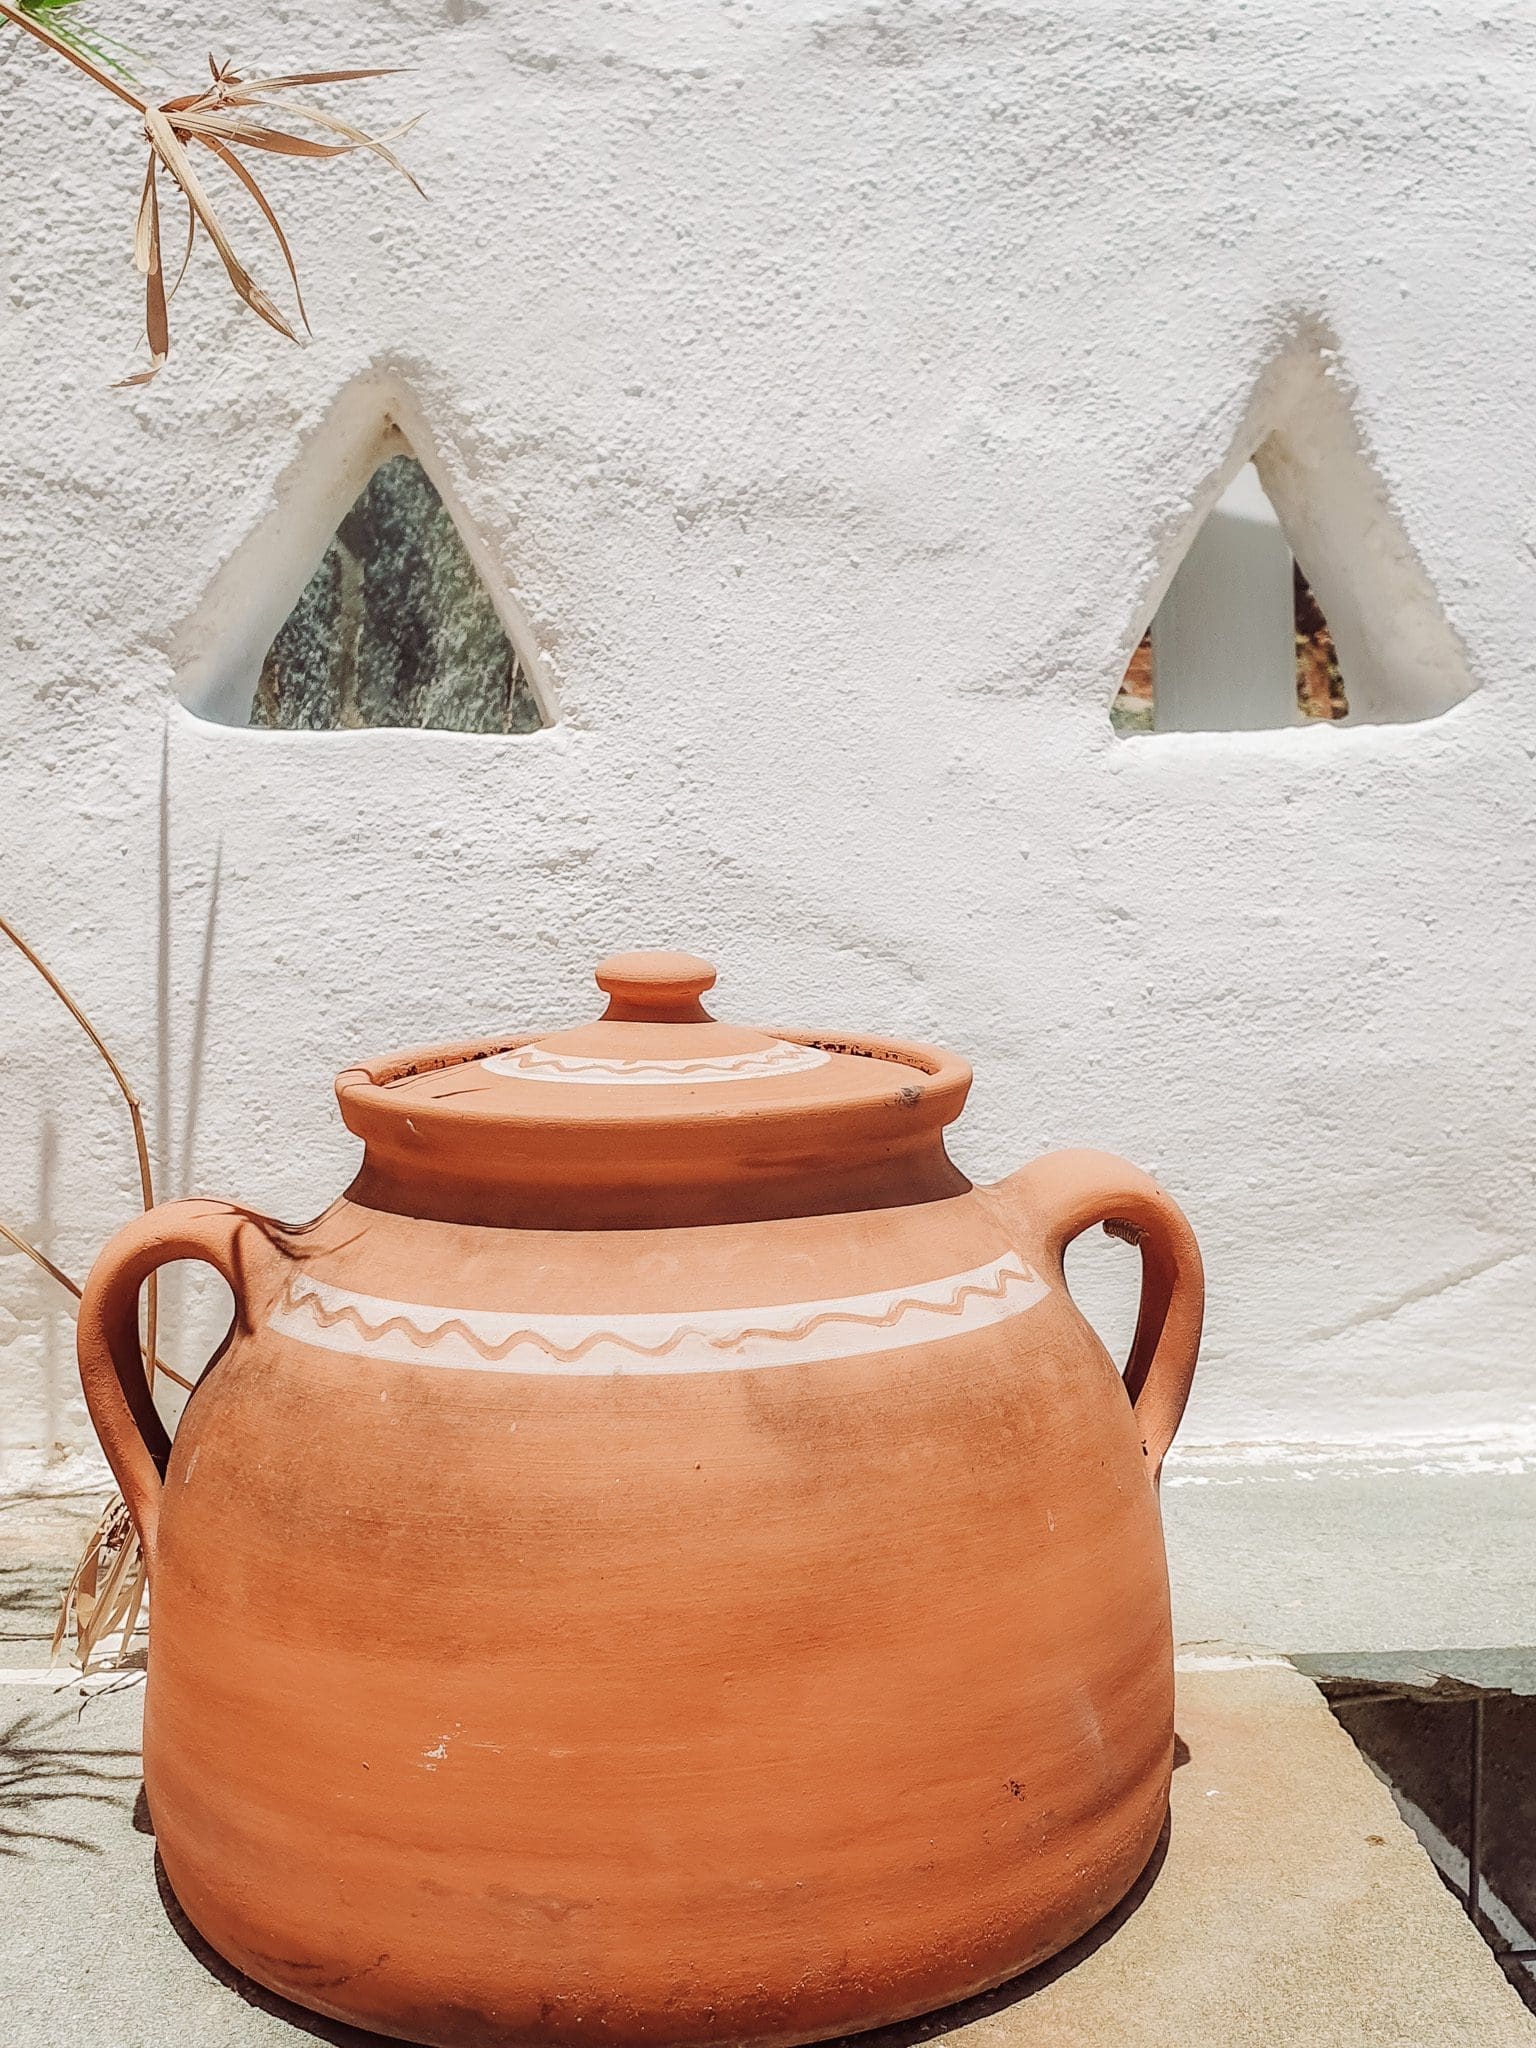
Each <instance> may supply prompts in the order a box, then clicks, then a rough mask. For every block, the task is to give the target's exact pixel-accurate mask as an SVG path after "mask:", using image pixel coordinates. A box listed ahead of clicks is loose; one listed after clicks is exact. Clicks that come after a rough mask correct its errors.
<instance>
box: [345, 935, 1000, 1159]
mask: <svg viewBox="0 0 1536 2048" xmlns="http://www.w3.org/2000/svg"><path fill="white" fill-rule="evenodd" d="M596 978H597V983H598V986H599V988H601V989H602V990H603V992H604V993H605V994H606V996H607V998H608V1005H607V1008H606V1009H605V1010H604V1012H603V1014H602V1015H601V1017H599V1018H597V1019H596V1020H594V1021H593V1022H591V1023H589V1024H582V1025H578V1026H577V1027H576V1028H575V1029H572V1030H563V1031H550V1032H540V1033H529V1034H523V1035H520V1036H517V1037H507V1038H502V1039H498V1040H491V1041H489V1042H486V1043H475V1044H467V1045H453V1046H442V1047H438V1048H435V1049H431V1050H428V1051H424V1052H416V1053H409V1054H402V1055H397V1056H395V1057H394V1058H392V1059H385V1060H379V1061H370V1062H368V1063H367V1064H366V1065H362V1066H357V1067H352V1068H349V1069H348V1070H347V1071H346V1072H345V1073H344V1074H342V1075H341V1076H340V1077H339V1078H338V1080H337V1083H336V1092H337V1096H338V1098H339V1100H340V1103H341V1111H342V1116H343V1119H344V1120H345V1122H346V1124H347V1126H348V1128H349V1129H350V1130H352V1131H353V1132H355V1133H356V1134H357V1136H359V1137H360V1138H362V1139H364V1141H365V1142H366V1144H367V1145H368V1148H369V1157H370V1160H371V1161H373V1162H374V1164H375V1165H377V1166H380V1167H382V1166H383V1164H384V1162H385V1161H386V1159H387V1160H388V1161H389V1162H390V1165H391V1171H392V1173H393V1174H394V1175H395V1176H397V1177H398V1176H402V1175H403V1176H407V1177H409V1176H412V1175H416V1174H425V1175H427V1176H436V1177H443V1176H447V1175H457V1176H459V1177H461V1178H464V1177H468V1178H472V1179H477V1180H484V1179H487V1178H490V1179H496V1180H507V1179H509V1178H511V1177H515V1178H516V1179H517V1180H518V1181H519V1182H520V1183H526V1184H530V1185H531V1184H533V1183H534V1182H536V1181H538V1180H540V1179H548V1178H560V1179H564V1180H568V1181H569V1180H580V1181H583V1182H587V1183H592V1182H594V1181H595V1180H603V1181H612V1182H614V1183H615V1184H617V1183H618V1182H620V1181H623V1182H625V1183H627V1184H630V1185H640V1184H643V1183H644V1182H646V1181H648V1180H654V1179H660V1178H666V1177H668V1176H669V1175H670V1176H672V1177H674V1178H675V1177H677V1176H678V1175H681V1174H689V1173H698V1172H700V1171H703V1170H705V1169H706V1167H708V1168H709V1169H710V1170H714V1171H718V1170H722V1169H724V1168H726V1167H727V1165H728V1162H729V1159H730V1157H731V1156H732V1155H734V1156H735V1157H736V1158H737V1159H738V1161H739V1162H740V1165H741V1169H742V1170H743V1171H755V1172H761V1171H763V1170H765V1169H766V1168H768V1167H769V1166H771V1165H772V1164H773V1163H774V1162H775V1161H777V1162H779V1163H782V1162H783V1160H784V1159H785V1158H786V1157H788V1156H789V1154H790V1153H794V1154H796V1155H798V1156H800V1157H803V1158H804V1160H805V1164H806V1169H807V1171H810V1170H813V1166H814V1160H815V1158H816V1157H817V1156H818V1155H822V1156H831V1155H833V1154H835V1153H836V1152H837V1151H838V1149H839V1148H841V1149H842V1151H843V1152H844V1153H845V1154H846V1153H847V1152H848V1151H849V1148H853V1149H855V1150H858V1149H863V1150H866V1151H867V1150H868V1149H869V1146H870V1144H871V1142H872V1141H878V1143H879V1146H880V1149H883V1150H902V1151H905V1150H906V1149H908V1148H909V1147H910V1146H911V1145H912V1144H913V1143H914V1142H916V1141H918V1140H919V1138H920V1137H921V1136H924V1135H926V1136H927V1138H928V1139H929V1140H930V1141H931V1140H933V1139H936V1138H937V1135H938V1133H939V1132H940V1131H941V1130H942V1128H943V1126H944V1125H946V1124H948V1123H950V1122H952V1121H953V1119H954V1118H955V1117H956V1116H957V1115H958V1114H959V1112H960V1109H961V1106H962V1104H963V1103H964V1100H965V1096H966V1093H967V1090H968V1089H969V1086H970V1079H971V1071H970V1068H969V1066H968V1065H967V1064H966V1062H965V1061H964V1060H962V1059H959V1058H957V1057H956V1056H955V1055H954V1054H952V1053H947V1052H941V1051H939V1050H937V1049H936V1048H934V1047H930V1046H925V1045H914V1044H906V1043H901V1042H896V1041H891V1040H884V1039H876V1038H867V1037H857V1038H856V1037H848V1036H844V1035H842V1034H838V1035H837V1036H835V1037H833V1036H828V1035H825V1034H813V1033H809V1032H803V1031H762V1030H755V1029H751V1028H749V1027H746V1026H742V1025H734V1024H722V1023H719V1022H717V1021H716V1020H715V1019H714V1018H713V1017H712V1016H711V1015H710V1014H709V1012H708V1011H707V1010H706V1009H705V1007H704V1004H703V1001H702V998H703V996H704V995H705V994H706V993H707V992H708V990H709V989H711V988H712V987H713V986H714V983H715V970H714V968H713V966H711V964H710V963H709V962H708V961H707V960H701V959H697V958H695V957H694V956H693V955H691V954H687V953H618V954H614V955H613V956H612V957H611V958H609V959H607V960H604V961H603V962H602V963H601V964H600V965H599V966H598V968H597V970H596Z"/></svg>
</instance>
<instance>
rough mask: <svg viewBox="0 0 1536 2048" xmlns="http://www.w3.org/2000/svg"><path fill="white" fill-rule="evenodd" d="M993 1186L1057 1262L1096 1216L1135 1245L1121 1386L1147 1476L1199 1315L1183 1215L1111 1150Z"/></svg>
mask: <svg viewBox="0 0 1536 2048" xmlns="http://www.w3.org/2000/svg"><path fill="white" fill-rule="evenodd" d="M999 1193H1001V1194H1003V1195H1004V1197H1005V1198H1006V1199H1007V1200H1008V1201H1009V1203H1010V1205H1013V1204H1017V1206H1018V1208H1019V1209H1020V1210H1022V1211H1023V1212H1024V1214H1025V1215H1026V1216H1028V1217H1029V1218H1030V1219H1031V1220H1032V1222H1033V1223H1034V1224H1035V1226H1036V1228H1038V1229H1039V1230H1040V1231H1041V1232H1042V1233H1043V1235H1044V1238H1045V1243H1046V1246H1047V1248H1048V1250H1049V1251H1050V1253H1051V1255H1052V1257H1053V1258H1054V1259H1055V1260H1056V1262H1057V1264H1058V1265H1059V1264H1060V1262H1061V1257H1062V1254H1063V1253H1064V1252H1065V1250H1066V1248H1067V1246H1068V1245H1069V1244H1070V1243H1071V1242H1072V1240H1073V1238H1075V1237H1080V1236H1081V1235H1082V1233H1083V1232H1084V1231H1085V1230H1087V1229H1089V1228H1090V1227H1091V1226H1092V1225H1093V1224H1095V1223H1102V1224H1103V1226H1104V1228H1105V1230H1106V1231H1108V1233H1109V1234H1110V1236H1111V1237H1123V1238H1124V1239H1126V1241H1127V1242H1128V1243H1130V1244H1134V1245H1137V1246H1139V1247H1140V1250H1141V1308H1140V1311H1139V1313H1138V1315H1137V1318H1136V1335H1135V1337H1134V1339H1133V1340H1132V1343H1131V1355H1130V1358H1129V1360H1128V1361H1127V1363H1126V1368H1125V1390H1126V1392H1127V1393H1128V1394H1129V1395H1130V1397H1131V1407H1132V1410H1133V1412H1134V1414H1135V1417H1136V1421H1137V1424H1138V1425H1139V1427H1140V1429H1141V1435H1142V1443H1143V1445H1144V1447H1145V1450H1146V1454H1147V1464H1148V1469H1149V1471H1150V1473H1151V1476H1152V1478H1153V1480H1154V1481H1155V1480H1156V1478H1157V1475H1158V1473H1159V1471H1160V1470H1161V1469H1162V1463H1163V1459H1164V1458H1165V1457H1166V1456H1167V1454H1168V1449H1169V1446H1170V1445H1171V1444H1172V1442H1173V1439H1174V1436H1175V1435H1176V1433H1177V1431H1178V1427H1179V1423H1180V1420H1181V1419H1182V1417H1183V1414H1184V1404H1185V1402H1186V1401H1187V1400H1188V1399H1189V1388H1190V1382H1191V1381H1192V1380H1193V1378H1194V1376H1195V1361H1196V1359H1197V1358H1198V1357H1199V1354H1200V1328H1201V1324H1202V1322H1203V1320H1204V1316H1205V1268H1204V1266H1203V1264H1202V1261H1201V1258H1200V1247H1199V1245H1198V1244H1197V1243H1196V1242H1195V1233H1194V1232H1193V1231H1192V1230H1191V1229H1190V1227H1189V1221H1188V1219H1187V1217H1186V1216H1185V1214H1184V1212H1183V1210H1182V1209H1180V1207H1179V1205H1178V1204H1177V1202H1175V1201H1174V1200H1173V1198H1172V1196H1170V1195H1167V1194H1165V1193H1164V1192H1163V1190H1162V1189H1161V1188H1160V1187H1159V1186H1158V1184H1157V1182H1156V1181H1155V1180H1153V1178H1152V1176H1151V1175H1150V1174H1149V1173H1143V1172H1142V1170H1141V1168H1140V1167H1139V1166H1132V1165H1131V1163H1130V1161H1129V1160H1126V1159H1117V1158H1116V1157H1115V1155H1114V1154H1113V1153H1112V1152H1048V1153H1046V1154H1045V1156H1044V1157H1043V1158H1041V1159H1036V1160H1032V1161H1031V1163H1030V1164H1029V1165H1028V1166H1025V1167H1021V1168H1020V1170H1019V1171H1018V1172H1017V1173H1015V1174H1012V1175H1011V1176H1010V1177H1009V1178H1008V1179H1007V1180H1005V1181H1004V1182H1002V1184H1001V1186H1000V1188H999Z"/></svg>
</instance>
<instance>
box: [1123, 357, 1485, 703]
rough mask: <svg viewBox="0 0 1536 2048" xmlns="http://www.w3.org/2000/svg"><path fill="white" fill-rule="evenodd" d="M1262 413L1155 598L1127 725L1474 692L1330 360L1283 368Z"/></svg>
mask: <svg viewBox="0 0 1536 2048" xmlns="http://www.w3.org/2000/svg"><path fill="white" fill-rule="evenodd" d="M1254 413H1255V415H1256V416H1257V421H1258V426H1257V432H1255V431H1254V428H1253V426H1252V424H1250V428H1249V430H1248V431H1247V432H1246V433H1245V435H1244V437H1243V439H1242V442H1241V444H1240V447H1239V449H1237V450H1235V451H1234V454H1233V458H1232V460H1231V461H1230V462H1229V464H1228V465H1227V467H1226V469H1225V470H1224V471H1223V473H1222V476H1221V477H1220V478H1219V479H1218V480H1217V481H1216V483H1215V485H1214V486H1213V491H1212V494H1211V498H1210V499H1208V500H1207V502H1206V504H1205V505H1204V506H1203V507H1202V508H1200V509H1199V511H1198V513H1197V517H1196V522H1195V524H1194V527H1193V530H1192V531H1190V530H1188V529H1186V532H1185V533H1184V535H1183V536H1182V537H1181V545H1180V548H1179V549H1178V551H1177V552H1176V554H1175V556H1174V566H1173V567H1171V569H1170V570H1169V572H1168V573H1167V574H1166V575H1165V577H1164V579H1163V581H1162V583H1161V584H1160V585H1159V586H1158V588H1157V590H1156V591H1155V592H1154V594H1153V602H1154V603H1155V605H1156V609H1155V611H1154V613H1153V616H1152V619H1151V623H1150V625H1149V626H1148V627H1147V628H1146V630H1145V631H1144V632H1143V633H1142V634H1141V636H1140V639H1139V642H1138V644H1137V646H1136V649H1135V652H1134V653H1133V654H1132V656H1131V659H1130V663H1129V666H1128V667H1127V670H1126V674H1125V677H1124V680H1123V681H1122V683H1121V686H1120V689H1119V691H1118V692H1117V694H1116V697H1115V699H1114V703H1113V705H1112V707H1111V712H1110V717H1111V722H1112V723H1113V725H1114V727H1115V729H1116V731H1117V732H1120V733H1122V734H1131V733H1138V732H1236V731H1256V730H1274V729H1275V728H1278V727H1282V726H1289V725H1297V724H1302V723H1306V722H1308V721H1309V720H1322V721H1326V722H1333V723H1342V722H1344V721H1348V722H1349V723H1351V724H1357V725H1385V724H1404V723H1410V722H1413V721H1416V720H1421V719H1426V718H1433V717H1436V716H1438V715H1439V714H1440V713H1441V712H1442V711H1447V710H1449V709H1450V708H1451V706H1452V705H1453V704H1458V703H1460V702H1461V701H1462V699H1463V698H1465V697H1468V696H1470V695H1471V693H1472V691H1473V689H1474V688H1475V687H1476V686H1475V683H1474V681H1473V678H1472V676H1471V673H1470V671H1469V670H1468V667H1467V663H1466V657H1465V654H1464V653H1463V650H1462V647H1461V644H1460V642H1459V641H1458V640H1457V638H1456V636H1455V634H1454V633H1453V631H1452V630H1451V627H1450V625H1449V623H1448V621H1447V620H1446V618H1445V615H1444V613H1443V612H1442V610H1441V608H1440V605H1439V601H1438V600H1437V598H1436V597H1435V594H1434V591H1433V590H1432V588H1431V587H1430V584H1429V580H1428V578H1427V576H1426V575H1425V573H1424V570H1423V567H1422V564H1421V563H1420V562H1419V559H1418V557H1417V555H1416V554H1415V553H1414V551H1413V549H1412V547H1411V546H1410V544H1409V542H1408V540H1407V537H1406V536H1405V534H1404V533H1403V531H1402V529H1401V527H1400V526H1399V524H1398V522H1397V518H1396V515H1395V513H1394V511H1393V509H1392V507H1391V505H1390V503H1389V501H1388V498H1387V495H1386V491H1385V487H1384V486H1383V484H1382V482H1381V479H1380V477H1379V475H1378V473H1377V470H1376V468H1375V466H1374V464H1373V463H1372V461H1371V459H1370V457H1369V455H1368V453H1367V451H1366V449H1365V446H1364V444H1363V442H1362V440H1361V438H1360V435H1359V432H1358V430H1357V428H1356V425H1355V421H1354V418H1353V415H1352V413H1351V411H1350V408H1349V405H1348V403H1347V401H1346V398H1345V396H1344V394H1343V392H1342V390H1341V388H1340V385H1339V381H1338V377H1337V373H1336V371H1335V369H1334V367H1333V365H1332V363H1331V361H1328V360H1325V359H1324V357H1323V356H1321V355H1319V354H1317V353H1309V354H1308V355H1306V356H1304V357H1300V358H1293V359H1290V360H1288V361H1286V362H1285V363H1283V364H1280V365H1278V366H1277V367H1276V369H1275V370H1274V371H1273V372H1272V373H1271V375H1270V376H1269V377H1268V378H1266V379H1265V381H1264V384H1263V385H1262V386H1261V389H1260V392H1259V394H1258V396H1257V398H1256V400H1255V405H1254ZM1249 449H1251V450H1252V451H1253V452H1252V459H1251V461H1246V462H1245V460H1244V455H1245V452H1246V451H1247V450H1249ZM1212 499H1214V502H1212V501H1211V500H1212Z"/></svg>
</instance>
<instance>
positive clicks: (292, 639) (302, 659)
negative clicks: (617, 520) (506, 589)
mask: <svg viewBox="0 0 1536 2048" xmlns="http://www.w3.org/2000/svg"><path fill="white" fill-rule="evenodd" d="M250 722H251V724H252V725H259V726H273V727H281V728H283V729H284V730H287V731H294V730H300V731H308V732H326V731H332V732H336V731H356V730H357V729H359V728H360V727H364V726H381V725H385V726H390V725H393V726H417V727H421V726H435V727H438V728H441V729H442V730H444V731H448V732H484V733H508V732H536V731H537V730H538V728H539V727H540V726H541V725H542V724H543V720H542V718H541V717H540V715H539V705H538V700H537V698H536V697H535V696H534V693H533V690H532V688H531V686H530V684H529V681H528V678H527V676H526V674H525V673H524V671H523V667H522V664H521V662H520V660H519V658H518V654H517V650H516V648H515V647H514V646H513V645H512V643H511V641H510V640H509V639H508V638H507V634H506V631H505V629H504V627H503V626H502V623H501V620H500V618H499V617H498V616H497V612H496V607H495V606H494V605H493V604H492V602H491V599H490V595H489V593H488V592H487V590H486V588H485V585H484V584H483V583H482V582H481V581H480V578H479V576H478V575H477V574H476V572H475V566H474V564H473V562H471V560H470V558H469V553H468V550H467V549H466V548H465V546H464V543H463V541H462V539H461V538H460V537H459V530H458V528H457V527H456V526H455V525H454V522H453V517H452V514H451V513H450V512H449V511H448V509H447V507H446V506H445V505H444V503H443V501H442V499H441V498H440V497H439V495H438V493H437V491H436V490H435V489H434V487H433V484H432V480H431V478H430V477H429V476H428V475H427V472H426V471H425V469H423V468H422V466H421V464H420V462H419V461H418V460H417V459H416V457H415V456H414V455H412V454H411V453H410V451H409V448H408V447H407V446H406V444H405V443H404V442H403V441H402V442H401V443H400V445H399V447H398V448H396V449H394V450H392V451H389V452H386V453H385V455H384V457H383V460H382V461H381V462H380V463H379V466H378V468H377V469H376V470H375V471H374V473H373V475H372V476H371V477H370V478H369V480H368V482H367V484H366V485H365V487H364V489H363V491H362V493H361V494H360V496H359V497H358V499H357V501H356V502H355V504H354V505H353V506H352V508H351V510H350V511H349V512H348V513H347V515H346V517H345V518H344V519H343V520H342V522H341V524H340V525H339V526H338V527H337V529H336V533H335V536H334V537H333V539H332V540H331V543H330V545H329V547H327V549H326V551H325V553H324V555H323V556H322V557H321V559H320V564H319V567H318V568H317V569H316V570H315V573H314V574H313V576H311V577H310V579H309V581H308V583H306V584H305V586H304V588H303V590H302V591H301V592H300V594H299V598H298V601H297V603H296V604H295V605H294V607H293V609H292V611H290V612H289V614H288V616H287V618H286V619H285V620H284V622H283V624H282V626H281V627H280V628H279V630H278V633H277V635H276V637H275V638H274V640H273V642H272V644H271V646H270V647H269V648H268V649H267V652H266V655H265V657H264V659H263V661H262V665H261V675H260V677H259V679H258V681H257V685H256V692H255V696H254V698H253V700H252V704H251V715H250Z"/></svg>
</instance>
